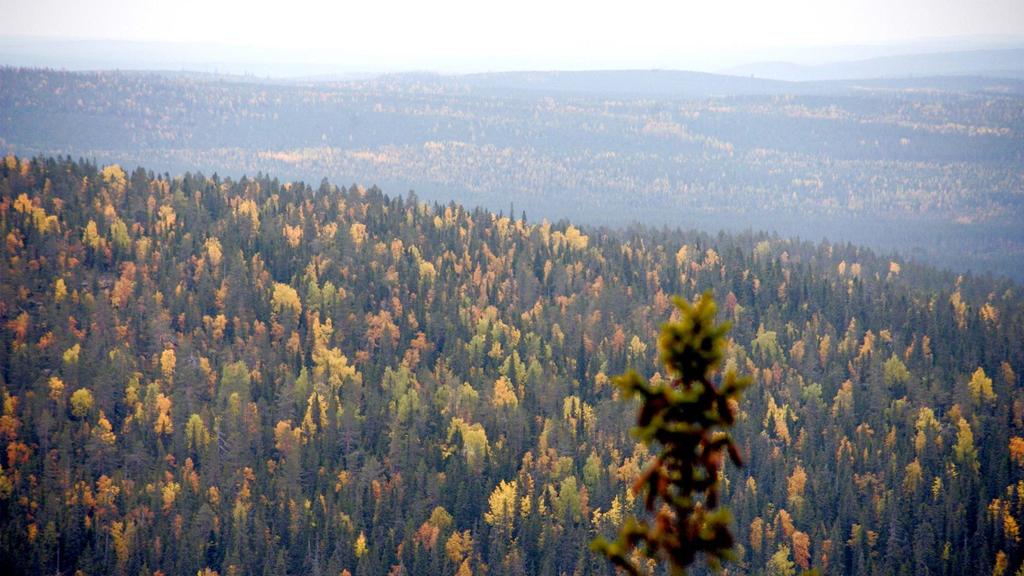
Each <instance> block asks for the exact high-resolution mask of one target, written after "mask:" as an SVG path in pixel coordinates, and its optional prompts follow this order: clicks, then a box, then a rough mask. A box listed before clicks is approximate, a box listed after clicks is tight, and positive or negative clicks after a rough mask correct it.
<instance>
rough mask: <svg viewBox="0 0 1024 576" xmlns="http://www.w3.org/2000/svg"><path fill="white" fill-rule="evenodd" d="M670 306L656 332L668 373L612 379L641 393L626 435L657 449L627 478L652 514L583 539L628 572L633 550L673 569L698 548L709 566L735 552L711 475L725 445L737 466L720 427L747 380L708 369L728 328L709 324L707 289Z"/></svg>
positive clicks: (636, 568) (628, 391)
mask: <svg viewBox="0 0 1024 576" xmlns="http://www.w3.org/2000/svg"><path fill="white" fill-rule="evenodd" d="M675 304H676V307H677V308H678V309H679V312H680V315H681V316H680V318H679V320H678V321H676V322H668V323H666V324H664V325H663V326H662V328H661V335H660V336H659V338H658V349H659V351H660V354H661V361H662V362H663V363H664V365H665V368H666V370H667V371H668V374H669V375H670V376H671V379H670V380H667V381H666V380H661V381H655V382H651V383H648V382H646V381H645V380H644V379H643V378H641V377H640V375H639V374H637V373H636V372H635V371H630V372H628V373H627V374H624V375H622V376H619V377H617V378H616V379H615V385H616V386H618V387H619V389H620V390H622V392H623V396H624V398H625V399H627V400H628V399H631V398H634V397H639V398H640V410H639V414H638V415H637V426H636V427H635V428H634V429H633V433H634V435H636V437H637V438H638V439H639V440H640V441H641V442H643V443H644V444H646V445H648V446H650V445H652V444H657V445H658V446H659V447H660V452H659V453H658V455H657V457H656V458H655V459H654V461H653V462H652V463H651V464H650V465H649V466H648V467H647V468H646V470H644V471H643V472H642V473H641V474H640V477H639V478H638V479H637V481H636V482H635V483H634V484H633V490H634V493H638V494H639V493H642V494H643V499H644V505H645V507H646V509H647V511H648V512H649V513H654V518H653V520H647V519H637V518H630V519H628V520H627V521H626V523H625V525H624V526H623V527H622V529H621V530H620V532H619V537H618V539H617V540H616V541H614V542H609V541H607V540H605V539H603V538H598V539H597V540H595V541H594V542H593V543H592V545H591V547H592V548H593V549H594V550H595V551H596V552H599V553H601V554H603V555H604V556H606V557H607V558H608V559H609V560H610V561H611V562H612V563H613V564H615V565H616V566H618V567H620V568H622V569H623V570H625V571H626V572H628V573H629V574H641V573H643V572H644V570H643V567H642V565H640V564H639V563H638V562H637V560H638V557H637V555H636V554H635V552H636V551H639V552H641V553H642V554H643V555H645V556H646V557H647V558H649V559H652V560H655V561H658V562H666V561H667V562H668V568H669V571H670V572H671V573H672V574H682V573H684V572H685V570H686V568H687V566H689V565H690V564H692V563H693V562H694V561H695V560H696V558H697V555H698V554H699V553H703V554H705V555H706V559H707V562H708V564H710V565H711V566H712V567H717V566H718V565H719V564H720V563H721V561H723V560H728V559H731V558H732V556H733V553H732V546H733V536H732V533H731V532H730V530H729V523H730V522H731V519H732V518H731V515H730V514H729V510H728V508H726V507H724V506H719V505H718V487H719V473H720V472H721V470H722V466H723V464H724V453H726V452H727V453H728V454H729V457H730V458H732V460H733V462H735V463H736V464H737V465H740V464H741V459H740V455H739V451H738V450H737V448H736V445H735V443H734V442H733V440H732V438H731V437H730V435H729V433H728V429H729V427H731V426H732V424H733V422H734V420H735V418H736V413H737V411H738V400H739V397H740V394H741V393H742V391H743V389H744V388H745V387H746V386H747V385H748V384H749V380H748V379H746V378H740V377H738V376H737V375H736V373H735V371H734V370H732V369H729V370H726V372H725V374H724V375H723V376H721V377H720V378H719V377H716V375H717V374H718V372H719V366H720V364H721V361H722V356H723V355H724V352H725V348H726V346H727V344H728V342H727V340H726V337H725V335H726V333H727V332H728V330H729V326H728V324H715V312H716V310H717V307H716V305H715V301H714V298H713V297H712V295H711V293H710V292H706V293H705V294H704V295H703V296H702V297H701V298H700V299H699V300H698V301H697V302H696V303H695V304H693V305H691V304H690V303H688V302H687V301H686V300H684V299H682V298H679V297H676V298H675ZM716 380H718V382H717V383H716Z"/></svg>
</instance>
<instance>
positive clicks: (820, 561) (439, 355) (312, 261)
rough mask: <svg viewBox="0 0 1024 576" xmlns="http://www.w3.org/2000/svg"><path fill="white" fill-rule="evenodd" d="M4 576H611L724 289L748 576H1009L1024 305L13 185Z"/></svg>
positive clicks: (129, 193) (0, 479) (309, 193)
mask: <svg viewBox="0 0 1024 576" xmlns="http://www.w3.org/2000/svg"><path fill="white" fill-rule="evenodd" d="M0 237H2V238H3V242H2V244H0V255H2V262H0V278H2V282H0V395H2V415H0V444H2V445H3V447H4V449H3V450H2V451H0V464H2V468H0V525H2V526H3V530H0V558H2V559H3V564H4V570H3V571H4V572H5V573H9V574H50V573H55V572H62V573H74V572H75V571H76V570H81V571H82V573H84V574H107V573H113V574H157V573H158V572H159V573H162V574H196V573H197V572H200V571H206V572H203V573H204V574H209V573H210V571H216V572H217V573H219V574H282V575H283V574H329V575H332V576H333V575H337V574H352V575H368V574H389V573H390V574H396V575H397V574H459V575H460V576H461V575H466V574H477V575H482V574H491V575H502V574H552V575H554V574H609V573H610V572H611V569H610V567H609V565H608V564H607V563H606V562H605V561H604V560H603V559H602V558H600V557H598V556H596V555H594V554H592V553H591V552H590V551H589V550H588V549H587V545H588V543H589V542H590V541H591V539H593V538H594V537H595V536H597V535H599V534H603V535H606V536H611V535H613V534H614V533H615V531H616V529H617V527H618V524H619V523H620V521H621V520H622V519H623V518H625V517H626V516H628V515H630V514H634V513H638V512H640V508H641V507H642V506H641V505H640V503H638V502H636V501H634V499H633V497H632V495H631V494H630V492H629V491H628V487H629V486H630V485H631V484H632V483H633V480H634V479H635V477H636V475H637V473H638V472H639V470H640V469H642V468H643V466H644V465H645V464H646V462H647V461H648V454H647V452H646V450H645V449H643V448H642V447H639V446H638V445H637V444H636V442H635V441H634V440H633V439H632V438H631V437H630V436H629V428H630V426H631V424H632V420H633V412H634V409H633V408H634V407H633V406H632V405H629V404H625V403H623V402H622V401H619V400H618V399H617V398H616V393H615V392H614V387H613V386H612V385H611V384H610V378H611V377H612V376H614V375H616V374H619V373H622V372H624V371H625V370H626V369H627V368H630V367H633V368H636V369H637V370H638V371H640V373H641V374H642V375H643V376H645V377H649V378H652V379H657V378H660V377H661V376H660V375H659V374H658V373H657V372H656V370H658V368H659V364H658V363H657V361H656V352H655V345H654V343H655V338H656V335H657V331H658V328H659V326H660V325H661V323H662V322H664V321H666V320H667V319H669V318H670V315H671V313H672V310H673V306H672V303H671V296H672V295H676V294H679V295H682V296H684V297H686V298H693V297H695V296H696V295H698V294H700V293H701V292H703V291H704V290H711V291H712V292H713V293H714V295H715V297H716V298H717V300H718V301H719V302H720V303H721V319H723V320H729V321H731V322H732V323H733V330H732V331H731V332H730V338H732V341H731V344H730V347H729V349H728V353H727V358H728V360H727V364H728V365H730V366H734V367H736V368H737V369H738V370H739V371H740V372H741V373H745V374H749V375H752V376H753V377H754V383H753V385H752V386H751V388H749V389H748V390H747V391H746V393H745V396H744V400H743V403H742V404H741V410H742V414H741V418H740V421H739V422H738V423H737V426H736V427H735V429H734V436H735V438H736V439H737V441H738V442H739V444H740V446H741V449H742V451H743V453H744V457H745V459H746V462H747V465H746V466H745V467H744V468H741V469H737V468H729V469H727V471H726V474H725V487H724V495H725V501H726V502H727V503H728V504H729V505H730V506H731V508H732V510H733V513H734V515H735V523H734V532H735V534H736V535H737V539H738V542H739V558H740V560H739V561H738V562H737V563H734V564H732V565H730V566H729V570H730V573H750V574H762V573H770V574H792V573H793V570H794V569H802V568H809V567H817V568H820V569H821V570H822V572H823V573H827V574H898V573H903V574H948V575H953V574H989V573H996V574H1012V573H1014V571H1016V570H1018V569H1019V567H1020V565H1021V563H1022V561H1024V547H1022V546H1021V542H1020V540H1021V523H1022V522H1024V393H1022V391H1021V390H1020V377H1019V376H1018V375H1017V372H1019V371H1020V370H1021V368H1022V366H1024V299H1022V297H1021V295H1020V290H1021V288H1020V285H1019V284H1016V283H1013V282H1011V281H1009V280H1002V279H990V278H989V279H978V278H973V277H970V276H966V277H957V276H953V275H951V274H948V273H940V272H937V271H935V270H934V269H931V268H927V267H922V266H919V265H914V264H907V263H905V262H901V261H893V260H891V259H889V258H880V257H877V256H875V255H873V254H872V253H871V252H868V251H865V250H862V249H858V248H855V247H852V246H849V245H847V246H843V245H834V246H833V245H825V244H819V245H813V244H808V243H796V242H791V241H786V240H781V239H779V238H777V237H773V236H764V235H735V236H733V235H724V234H723V235H719V236H714V237H712V236H707V235H702V234H697V233H687V232H679V231H671V230H664V229H661V230H659V229H653V228H652V229H633V230H630V231H610V230H605V229H600V228H592V227H579V228H577V227H575V226H573V225H571V224H568V223H566V222H561V223H557V224H548V223H546V222H534V221H525V220H524V219H523V218H521V217H519V215H502V214H494V213H491V212H488V211H484V210H480V209H477V210H468V209H466V208H463V207H460V206H458V205H455V204H450V205H436V204H428V203H424V202H421V201H419V200H417V199H416V198H415V197H414V196H406V197H396V196H387V195H385V194H383V193H382V192H381V191H380V190H378V189H376V188H370V189H364V188H362V187H359V186H352V187H350V188H338V187H336V186H334V185H331V184H329V183H328V182H326V181H324V182H323V183H321V184H320V185H319V186H309V185H305V184H302V183H294V182H293V183H284V182H279V181H277V180H274V179H271V178H270V177H258V178H255V179H252V178H248V179H241V180H229V179H218V178H209V177H204V176H197V175H186V176H183V177H168V176H161V175H158V174H154V173H151V172H146V171H145V170H142V169H138V170H135V171H132V172H126V171H124V170H122V169H121V168H119V167H118V166H105V167H103V166H97V165H95V164H92V163H88V162H74V161H72V160H70V159H51V158H38V159H28V158H16V157H13V156H8V157H7V158H6V159H5V160H4V161H3V162H2V163H0Z"/></svg>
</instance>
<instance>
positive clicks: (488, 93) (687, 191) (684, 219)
mask: <svg viewBox="0 0 1024 576" xmlns="http://www.w3.org/2000/svg"><path fill="white" fill-rule="evenodd" d="M0 150H3V151H4V152H7V151H13V152H14V153H16V154H19V155H22V156H32V155H36V154H43V155H71V156H73V157H76V158H77V157H84V158H90V159H95V160H96V161H98V162H101V163H120V164H122V165H127V164H128V163H131V164H132V165H134V164H140V165H144V166H147V167H148V168H149V169H153V170H157V171H167V172H170V173H172V174H174V173H184V172H186V171H192V172H195V171H203V172H205V173H206V174H213V173H217V174H220V175H221V176H232V177H233V178H238V177H240V176H241V175H243V174H250V175H251V174H256V173H258V172H261V171H262V172H263V173H268V172H269V173H273V174H274V175H275V176H277V177H278V178H282V179H288V180H294V179H310V178H315V179H316V180H319V179H320V178H321V177H323V176H326V177H328V178H329V179H331V181H334V182H339V183H346V184H347V183H351V182H362V183H365V184H367V185H369V184H377V185H380V186H382V187H384V188H385V189H387V190H389V191H394V192H395V193H405V192H406V191H408V190H410V189H413V190H416V192H417V193H418V194H420V196H421V197H422V198H424V199H425V200H426V201H430V202H433V201H439V202H448V201H451V200H455V201H456V202H460V203H462V204H463V205H465V206H483V207H485V208H489V209H491V210H493V211H498V210H505V211H508V210H509V204H510V202H514V204H515V211H516V213H517V214H518V213H520V212H521V211H523V210H525V211H526V212H527V215H528V216H530V217H531V218H535V219H538V220H539V219H540V218H548V219H550V220H552V221H556V220H558V219H561V218H569V219H571V220H572V221H573V222H575V223H576V224H577V225H580V224H582V223H586V224H591V225H610V226H622V225H624V224H629V223H631V222H634V221H638V222H646V223H649V224H653V225H655V226H662V225H668V226H686V227H691V228H696V229H703V230H705V231H708V232H711V233H716V232H717V231H718V230H720V229H728V230H732V231H743V230H746V229H748V228H750V229H753V230H767V231H774V232H777V233H779V234H780V235H781V236H784V237H796V236H801V237H802V238H804V239H808V240H811V241H814V242H817V241H819V240H821V239H822V238H828V239H829V240H831V241H833V242H835V241H842V242H847V241H850V242H854V243H856V244H860V245H868V246H869V247H873V248H875V249H876V250H879V251H882V252H890V251H896V252H898V253H900V254H903V255H906V256H909V257H914V258H916V259H920V260H922V261H926V262H930V263H933V264H936V265H939V266H947V267H951V268H953V269H954V270H957V271H967V270H973V271H975V272H976V273H983V272H986V271H991V272H993V273H999V274H1010V275H1013V276H1014V277H1016V278H1017V279H1019V280H1024V229H1022V227H1021V226H1020V223H1021V221H1024V175H1022V173H1021V170H1020V166H1021V165H1022V164H1024V81H1022V80H999V79H977V78H960V79H949V78H946V79H942V78H940V79H926V78H925V79H910V80H902V81H900V80H888V81H868V80H865V81H860V82H847V83H820V84H815V83H811V84H808V83H787V82H781V83H780V82H774V83H768V84H765V81H756V80H753V79H743V78H734V77H727V76H714V75H707V74H705V75H697V74H692V73H690V74H687V73H668V72H666V73H660V74H659V73H657V72H641V71H634V72H618V73H614V72H603V73H602V72H585V73H584V72H581V73H574V74H558V73H546V74H545V73H534V74H525V73H520V74H484V75H469V76H437V75H430V74H420V75H413V74H407V75H394V76H382V77H379V78H374V79H367V80H358V81H348V82H308V83H297V82H292V83H286V82H282V81H269V80H260V79H256V78H245V77H218V76H212V75H210V76H203V75H194V74H155V73H150V74H146V73H131V72H89V73H73V72H61V71H53V70H37V69H16V68H0Z"/></svg>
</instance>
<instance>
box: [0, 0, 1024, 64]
mask: <svg viewBox="0 0 1024 576" xmlns="http://www.w3.org/2000/svg"><path fill="white" fill-rule="evenodd" d="M0 14H3V15H4V17H3V19H2V20H0V36H7V37H10V36H17V37H25V36H30V37H37V38H43V39H48V40H70V39H114V40H131V41H143V42H161V43H181V44H189V45H192V46H191V48H189V50H177V51H176V50H175V49H174V48H173V47H170V48H168V47H164V48H163V50H165V51H168V52H178V53H177V54H167V55H165V56H167V57H168V58H171V57H172V56H173V57H174V58H179V59H181V58H186V57H188V58H200V59H201V58H203V57H207V58H208V59H209V60H211V61H213V60H222V61H228V60H232V59H234V60H251V61H257V60H260V61H264V62H266V61H276V62H280V63H286V62H306V63H322V64H325V65H330V66H328V68H331V69H338V70H348V71H370V70H438V71H478V70H488V69H582V68H615V67H625V68H682V67H689V68H695V69H700V68H708V67H714V66H721V65H726V64H728V63H730V62H731V63H734V64H738V63H742V62H745V61H752V60H756V59H761V60H765V59H774V58H786V57H787V54H791V53H792V54H796V52H794V51H793V50H794V49H796V48H803V49H804V54H805V56H806V55H807V54H813V53H814V52H815V51H813V50H812V51H808V50H807V48H808V47H829V46H832V47H836V46H849V45H879V44H894V43H895V44H899V43H908V42H921V41H922V40H924V41H929V39H930V40H935V39H940V38H949V37H963V36H991V35H999V36H1022V35H1024V0H848V1H838V0H717V1H705V2H692V1H689V0H676V1H674V2H671V1H652V0H626V1H619V2H604V1H602V0H561V1H560V0H516V1H509V0H502V1H487V0H430V1H424V0H359V1H355V2H349V1H345V0H338V1H333V2H332V1H314V0H288V1H287V2H267V1H263V0H173V1H160V2H147V1H144V0H89V1H82V0H0ZM127 56H129V55H125V57H127ZM760 56H763V58H758V57H760ZM791 59H794V58H791Z"/></svg>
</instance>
